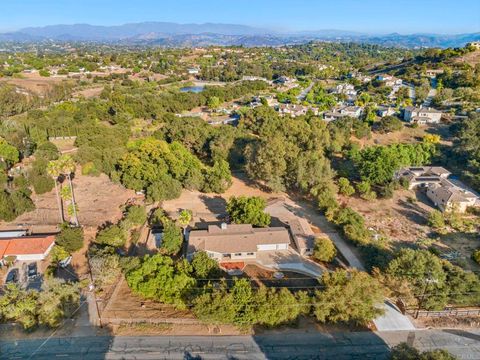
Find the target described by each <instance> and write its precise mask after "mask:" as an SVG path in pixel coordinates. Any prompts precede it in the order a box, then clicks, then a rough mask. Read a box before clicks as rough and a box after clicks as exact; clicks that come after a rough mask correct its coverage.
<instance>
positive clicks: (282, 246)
mask: <svg viewBox="0 0 480 360" xmlns="http://www.w3.org/2000/svg"><path fill="white" fill-rule="evenodd" d="M257 248H258V251H262V250H287V249H288V244H265V245H258V246H257Z"/></svg>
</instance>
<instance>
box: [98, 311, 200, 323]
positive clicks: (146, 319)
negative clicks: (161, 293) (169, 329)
mask: <svg viewBox="0 0 480 360" xmlns="http://www.w3.org/2000/svg"><path fill="white" fill-rule="evenodd" d="M108 312H109V315H110V316H102V317H101V319H102V324H103V325H106V324H110V325H122V324H156V325H158V324H178V325H201V324H203V323H202V322H201V321H199V320H198V319H193V318H165V317H163V318H162V317H155V312H152V313H148V314H140V316H139V311H136V312H135V313H130V314H128V315H129V316H125V315H126V313H125V311H116V310H109V311H108ZM140 313H141V311H140ZM142 315H144V316H142ZM145 315H147V316H145Z"/></svg>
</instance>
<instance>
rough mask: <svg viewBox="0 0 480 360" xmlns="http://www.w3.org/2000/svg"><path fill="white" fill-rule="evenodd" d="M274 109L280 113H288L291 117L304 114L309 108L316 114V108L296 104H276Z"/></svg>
mask: <svg viewBox="0 0 480 360" xmlns="http://www.w3.org/2000/svg"><path fill="white" fill-rule="evenodd" d="M276 110H277V111H278V112H279V113H280V115H290V116H292V117H296V116H302V115H306V114H307V112H308V110H311V111H312V112H313V114H314V115H317V114H318V109H316V108H314V107H310V106H304V105H297V104H278V106H276Z"/></svg>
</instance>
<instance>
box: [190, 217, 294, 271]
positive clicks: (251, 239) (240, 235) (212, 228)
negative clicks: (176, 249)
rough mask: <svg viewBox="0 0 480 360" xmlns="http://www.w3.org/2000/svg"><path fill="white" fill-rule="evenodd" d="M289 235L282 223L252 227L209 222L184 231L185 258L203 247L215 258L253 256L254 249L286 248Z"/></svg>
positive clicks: (242, 258)
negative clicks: (185, 233)
mask: <svg viewBox="0 0 480 360" xmlns="http://www.w3.org/2000/svg"><path fill="white" fill-rule="evenodd" d="M289 246H290V235H289V233H288V230H287V229H286V228H284V227H265V228H254V227H253V226H252V225H250V224H225V223H223V224H221V225H209V226H208V229H207V230H192V231H190V233H189V234H188V249H187V258H189V259H191V258H192V257H193V255H194V254H195V253H196V252H198V251H205V252H206V253H207V254H208V256H209V257H211V258H212V259H215V260H217V261H224V262H225V261H230V260H246V259H255V258H256V257H257V253H258V252H262V251H276V250H288V248H289Z"/></svg>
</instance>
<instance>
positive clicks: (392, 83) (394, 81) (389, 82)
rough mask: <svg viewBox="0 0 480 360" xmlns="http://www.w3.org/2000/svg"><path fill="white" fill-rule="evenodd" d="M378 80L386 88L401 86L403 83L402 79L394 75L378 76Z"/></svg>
mask: <svg viewBox="0 0 480 360" xmlns="http://www.w3.org/2000/svg"><path fill="white" fill-rule="evenodd" d="M376 80H377V81H380V82H383V83H384V84H385V86H389V87H396V86H400V85H402V83H403V81H402V79H398V78H396V77H394V76H392V75H386V74H382V75H377V77H376Z"/></svg>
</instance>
